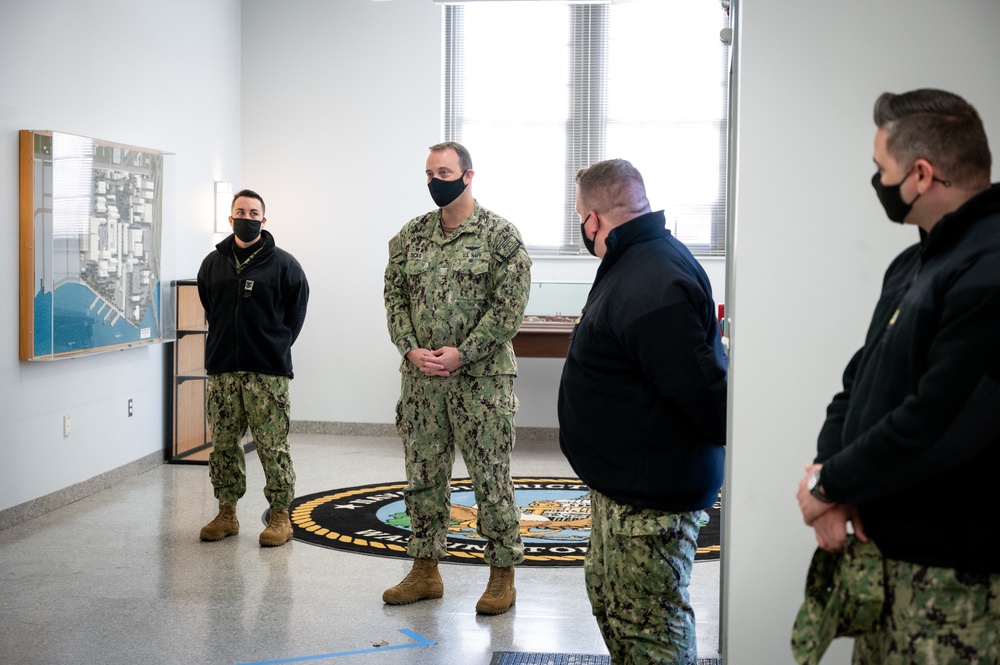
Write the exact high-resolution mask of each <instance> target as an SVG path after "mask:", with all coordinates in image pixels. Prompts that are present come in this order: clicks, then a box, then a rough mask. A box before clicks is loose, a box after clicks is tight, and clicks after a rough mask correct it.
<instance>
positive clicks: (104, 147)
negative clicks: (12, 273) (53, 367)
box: [20, 130, 165, 360]
mask: <svg viewBox="0 0 1000 665" xmlns="http://www.w3.org/2000/svg"><path fill="white" fill-rule="evenodd" d="M164 154H165V153H163V152H160V151H158V150H150V149H148V148H137V147H135V146H128V145H123V144H121V143H114V142H111V141H102V140H98V139H92V138H87V137H83V136H75V135H73V134H64V133H61V132H53V131H34V130H21V132H20V171H21V187H20V219H21V224H20V236H21V252H20V282H21V297H20V326H21V329H20V358H21V360H57V359H61V358H70V357H74V356H79V355H83V354H90V353H98V352H102V351H112V350H116V349H123V348H129V347H133V346H138V345H145V344H152V343H157V342H160V341H162V339H161V337H162V316H161V313H162V312H161V297H160V284H161V278H160V265H161V264H160V249H161V247H160V242H161V229H162V226H163V155H164Z"/></svg>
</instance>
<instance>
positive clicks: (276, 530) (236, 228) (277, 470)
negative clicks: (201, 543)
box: [198, 189, 309, 547]
mask: <svg viewBox="0 0 1000 665" xmlns="http://www.w3.org/2000/svg"><path fill="white" fill-rule="evenodd" d="M231 210H232V215H231V216H230V217H229V224H230V225H231V226H232V227H233V234H232V235H230V236H228V237H226V238H225V239H223V240H222V242H220V243H219V244H218V245H216V246H215V250H214V251H212V252H211V253H210V254H209V255H208V256H207V257H205V260H204V261H203V262H202V265H201V269H200V270H199V271H198V295H199V296H200V297H201V303H202V305H203V306H204V307H205V316H206V317H207V318H208V339H207V340H206V344H205V370H206V372H207V373H208V398H207V400H208V403H207V411H208V421H209V424H210V425H211V428H212V453H211V455H210V456H209V462H208V470H209V477H210V478H211V480H212V486H213V488H214V490H215V498H216V499H218V501H219V514H218V515H217V516H216V517H215V519H214V520H212V521H211V522H209V523H208V524H206V525H205V526H204V527H203V528H202V530H201V539H202V540H205V541H215V540H222V539H223V538H225V537H226V536H235V535H236V534H237V533H239V532H240V523H239V521H238V520H237V519H236V502H237V501H239V499H240V498H242V497H243V495H244V494H245V493H246V488H247V482H246V461H245V460H244V455H243V444H242V439H243V435H244V433H246V431H247V427H248V426H249V427H250V431H251V432H252V433H253V439H254V443H255V444H256V447H257V456H258V457H259V458H260V463H261V465H262V466H263V467H264V476H265V478H266V485H265V487H264V496H266V497H267V500H268V503H269V504H270V516H269V521H268V525H267V527H266V528H265V529H264V531H263V532H261V534H260V538H259V542H260V544H261V545H263V546H267V547H273V546H277V545H284V544H285V543H287V542H288V541H289V540H291V539H292V523H291V521H290V519H289V516H288V505H289V504H290V503H291V501H292V499H293V498H294V490H295V471H294V470H293V469H292V458H291V455H290V453H289V450H288V426H289V418H288V414H289V411H290V403H289V399H288V382H289V380H290V379H291V378H292V343H293V342H294V341H295V339H296V338H297V337H298V335H299V331H301V330H302V323H303V321H304V320H305V316H306V305H307V303H308V301H309V283H308V282H307V281H306V276H305V273H304V272H303V271H302V266H300V265H299V262H298V261H296V260H295V257H293V256H292V255H291V254H289V253H288V252H286V251H284V250H282V249H280V248H278V247H277V246H275V244H274V236H272V235H271V234H270V233H269V232H268V231H265V230H263V228H262V227H263V226H264V224H265V223H266V222H267V219H266V218H265V217H264V200H263V199H262V198H261V197H260V195H259V194H257V193H256V192H253V191H251V190H249V189H245V190H243V191H241V192H237V194H236V195H235V196H234V197H233V203H232V208H231Z"/></svg>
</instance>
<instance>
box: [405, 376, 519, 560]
mask: <svg viewBox="0 0 1000 665" xmlns="http://www.w3.org/2000/svg"><path fill="white" fill-rule="evenodd" d="M516 411H517V398H516V397H515V396H514V377H512V376H509V375H505V376H466V375H464V374H458V375H455V376H451V377H447V378H442V377H425V376H422V375H421V376H416V375H413V374H410V373H405V372H404V374H403V386H402V391H401V393H400V398H399V403H398V404H397V405H396V430H397V431H398V432H399V436H400V438H402V440H403V450H404V453H405V456H406V481H407V485H406V489H405V490H404V491H403V496H404V498H405V501H406V513H407V515H409V517H410V528H411V529H412V531H413V536H412V537H411V538H410V542H409V545H408V547H407V552H408V553H409V555H410V556H412V557H414V558H421V559H440V558H442V557H443V556H444V555H445V552H446V547H447V535H448V525H449V524H450V522H451V484H450V483H451V470H452V466H453V465H454V463H455V446H456V445H457V446H458V449H459V450H460V451H461V453H462V459H463V460H464V461H465V465H466V466H467V467H468V469H469V475H470V477H471V478H472V483H473V488H474V490H475V494H476V503H477V507H478V520H477V523H476V530H477V531H478V533H479V535H480V536H482V537H483V538H484V539H485V540H486V551H485V558H486V562H487V563H489V564H490V565H491V566H498V567H507V566H513V565H515V564H518V563H521V561H523V560H524V544H523V543H522V542H521V534H520V519H521V509H520V508H519V507H518V505H517V501H516V499H515V497H514V483H513V482H512V481H511V479H510V453H511V450H512V449H513V447H514V413H515V412H516Z"/></svg>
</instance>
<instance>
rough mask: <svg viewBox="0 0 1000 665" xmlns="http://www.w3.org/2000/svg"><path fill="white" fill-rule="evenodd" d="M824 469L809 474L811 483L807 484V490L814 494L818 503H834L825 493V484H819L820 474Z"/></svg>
mask: <svg viewBox="0 0 1000 665" xmlns="http://www.w3.org/2000/svg"><path fill="white" fill-rule="evenodd" d="M820 471H822V469H819V470H816V471H813V472H812V473H810V474H809V482H808V483H807V484H806V489H808V490H809V493H810V494H812V495H813V496H814V497H815V498H816V499H817V500H818V501H822V502H823V503H833V500H832V499H831V498H830V497H828V496H827V495H826V494H824V493H823V484H822V483H820V482H819V472H820Z"/></svg>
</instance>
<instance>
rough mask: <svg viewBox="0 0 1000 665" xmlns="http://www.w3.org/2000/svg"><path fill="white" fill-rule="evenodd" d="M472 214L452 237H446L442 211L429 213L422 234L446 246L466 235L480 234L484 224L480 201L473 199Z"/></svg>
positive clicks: (454, 231) (457, 227) (453, 232)
mask: <svg viewBox="0 0 1000 665" xmlns="http://www.w3.org/2000/svg"><path fill="white" fill-rule="evenodd" d="M473 203H474V204H475V205H473V207H472V212H471V213H469V216H468V217H466V218H465V220H464V221H463V222H462V223H461V224H459V225H458V226H456V227H455V229H454V230H453V231H452V232H451V235H449V236H445V234H444V231H443V230H442V229H441V209H440V208H438V209H437V210H433V211H431V212H429V213H427V216H426V217H424V224H423V225H422V228H421V229H420V234H421V235H424V236H426V237H428V238H430V239H431V240H433V241H435V242H437V243H438V244H442V245H443V244H444V243H446V242H448V241H450V240H453V239H455V238H457V237H459V236H461V235H462V234H465V233H479V231H480V230H481V227H482V225H483V223H482V208H481V207H480V206H479V201H476V200H475V199H473Z"/></svg>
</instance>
